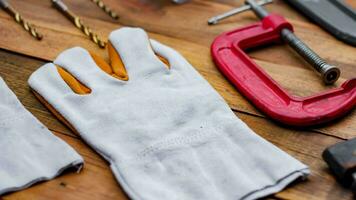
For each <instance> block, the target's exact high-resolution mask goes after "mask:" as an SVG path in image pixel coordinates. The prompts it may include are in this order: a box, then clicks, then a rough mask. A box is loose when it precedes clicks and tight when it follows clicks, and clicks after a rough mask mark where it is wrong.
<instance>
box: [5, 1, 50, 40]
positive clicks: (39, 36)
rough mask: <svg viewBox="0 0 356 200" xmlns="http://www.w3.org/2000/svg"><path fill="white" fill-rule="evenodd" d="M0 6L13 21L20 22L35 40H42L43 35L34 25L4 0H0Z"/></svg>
mask: <svg viewBox="0 0 356 200" xmlns="http://www.w3.org/2000/svg"><path fill="white" fill-rule="evenodd" d="M0 7H1V8H3V9H4V10H5V11H6V12H7V13H8V14H9V15H10V16H12V17H13V18H14V19H15V21H16V22H17V23H18V24H20V25H21V26H22V27H23V28H24V29H25V30H26V31H27V32H29V33H30V34H31V36H33V37H34V38H36V39H37V40H42V38H43V35H42V34H39V33H38V32H37V30H36V29H35V27H34V26H33V25H32V24H30V23H29V22H27V21H26V20H24V19H23V18H22V16H21V15H20V13H19V12H17V11H16V10H15V9H14V8H13V7H11V5H10V4H9V3H8V2H7V1H6V0H0Z"/></svg>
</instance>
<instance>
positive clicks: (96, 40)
mask: <svg viewBox="0 0 356 200" xmlns="http://www.w3.org/2000/svg"><path fill="white" fill-rule="evenodd" d="M52 3H53V5H54V6H55V7H56V8H57V9H58V10H59V11H61V12H62V13H63V14H64V15H65V16H66V17H67V18H68V19H69V20H70V21H71V22H72V23H73V24H74V25H75V26H76V27H77V28H78V29H80V30H81V31H82V32H83V33H84V34H85V35H86V36H88V37H89V38H90V39H91V40H92V41H93V42H94V43H95V44H97V45H98V46H99V47H100V48H105V46H106V42H104V41H102V40H101V39H99V36H98V35H97V34H95V33H93V31H92V30H91V29H90V28H89V27H88V26H85V25H84V24H83V22H82V21H81V20H80V18H79V17H78V16H76V15H74V14H73V13H72V12H71V11H70V10H69V9H68V7H67V6H66V5H65V4H64V3H63V1H61V0H52Z"/></svg>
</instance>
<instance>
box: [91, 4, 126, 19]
mask: <svg viewBox="0 0 356 200" xmlns="http://www.w3.org/2000/svg"><path fill="white" fill-rule="evenodd" d="M91 1H92V2H93V3H95V4H96V5H97V6H98V7H99V8H101V9H102V10H103V11H104V12H105V13H106V14H108V15H109V16H110V17H111V18H113V19H116V20H118V19H119V16H118V15H117V13H116V12H114V11H112V10H111V8H109V7H108V6H107V5H105V4H104V2H103V1H101V0H91Z"/></svg>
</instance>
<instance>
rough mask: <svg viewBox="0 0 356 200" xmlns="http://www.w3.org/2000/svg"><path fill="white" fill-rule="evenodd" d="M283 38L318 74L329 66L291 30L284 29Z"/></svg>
mask: <svg viewBox="0 0 356 200" xmlns="http://www.w3.org/2000/svg"><path fill="white" fill-rule="evenodd" d="M281 34H282V38H283V39H284V40H285V41H286V42H287V43H288V44H289V45H290V46H291V47H292V48H293V49H294V50H295V51H296V52H297V53H298V54H299V55H301V56H302V57H303V58H304V59H305V60H306V61H307V62H308V63H309V64H311V65H312V66H313V67H314V68H315V69H316V70H317V71H318V72H322V71H323V70H324V68H325V67H326V66H329V64H327V63H326V61H325V60H323V59H322V58H320V56H318V55H317V54H316V53H315V52H314V51H313V50H311V49H310V48H309V47H308V46H307V45H306V44H304V43H303V42H302V41H301V40H300V39H299V38H297V37H296V36H295V35H294V34H293V33H292V32H291V31H290V30H288V29H283V30H282V32H281Z"/></svg>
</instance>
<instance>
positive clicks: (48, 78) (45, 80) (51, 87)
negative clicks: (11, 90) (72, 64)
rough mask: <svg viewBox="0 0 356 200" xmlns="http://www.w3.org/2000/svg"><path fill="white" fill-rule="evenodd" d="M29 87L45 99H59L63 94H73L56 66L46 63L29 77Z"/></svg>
mask: <svg viewBox="0 0 356 200" xmlns="http://www.w3.org/2000/svg"><path fill="white" fill-rule="evenodd" d="M28 84H29V85H30V87H31V89H33V90H34V91H36V92H37V93H39V94H40V95H41V96H43V97H44V98H45V99H60V98H62V97H63V96H68V95H74V93H73V91H72V90H71V88H70V87H69V86H68V85H67V84H66V83H65V82H64V81H63V79H62V77H61V76H60V75H59V73H58V70H57V67H56V66H55V65H54V64H52V63H48V64H46V65H44V66H42V67H40V68H39V69H38V70H36V71H35V72H34V73H33V74H32V75H31V76H30V78H29V80H28Z"/></svg>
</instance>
